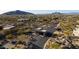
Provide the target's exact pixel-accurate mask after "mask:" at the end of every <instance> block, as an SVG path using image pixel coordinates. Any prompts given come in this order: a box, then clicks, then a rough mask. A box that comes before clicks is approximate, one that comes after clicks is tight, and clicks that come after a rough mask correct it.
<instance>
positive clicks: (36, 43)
mask: <svg viewBox="0 0 79 59" xmlns="http://www.w3.org/2000/svg"><path fill="white" fill-rule="evenodd" d="M56 26H57V24H50V26H49V27H48V28H47V29H45V30H47V31H49V32H51V33H53V32H54V31H55V30H56V28H55V27H56ZM48 38H49V37H45V36H43V35H36V36H33V37H32V39H35V40H36V41H32V42H31V43H32V44H33V45H34V46H37V47H39V48H41V49H42V48H43V47H44V44H45V43H46V41H47V40H48ZM33 48H34V47H33ZM39 48H38V49H39ZM35 49H36V47H35Z"/></svg>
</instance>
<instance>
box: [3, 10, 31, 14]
mask: <svg viewBox="0 0 79 59" xmlns="http://www.w3.org/2000/svg"><path fill="white" fill-rule="evenodd" d="M28 14H31V15H32V13H30V12H25V11H20V10H16V11H9V12H6V13H3V14H2V15H28Z"/></svg>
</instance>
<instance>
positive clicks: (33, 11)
mask: <svg viewBox="0 0 79 59" xmlns="http://www.w3.org/2000/svg"><path fill="white" fill-rule="evenodd" d="M9 11H16V10H9ZM9 11H4V12H1V13H0V14H2V13H5V12H9ZM21 11H25V12H30V13H34V14H50V13H54V12H60V13H79V10H21Z"/></svg>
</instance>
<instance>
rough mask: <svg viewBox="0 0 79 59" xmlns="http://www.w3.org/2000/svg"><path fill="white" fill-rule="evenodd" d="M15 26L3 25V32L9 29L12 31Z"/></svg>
mask: <svg viewBox="0 0 79 59" xmlns="http://www.w3.org/2000/svg"><path fill="white" fill-rule="evenodd" d="M14 27H15V26H13V25H5V26H4V27H3V30H9V29H13V28H14Z"/></svg>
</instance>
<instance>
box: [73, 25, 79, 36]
mask: <svg viewBox="0 0 79 59" xmlns="http://www.w3.org/2000/svg"><path fill="white" fill-rule="evenodd" d="M73 35H74V36H78V37H79V25H76V27H75V29H73Z"/></svg>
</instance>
